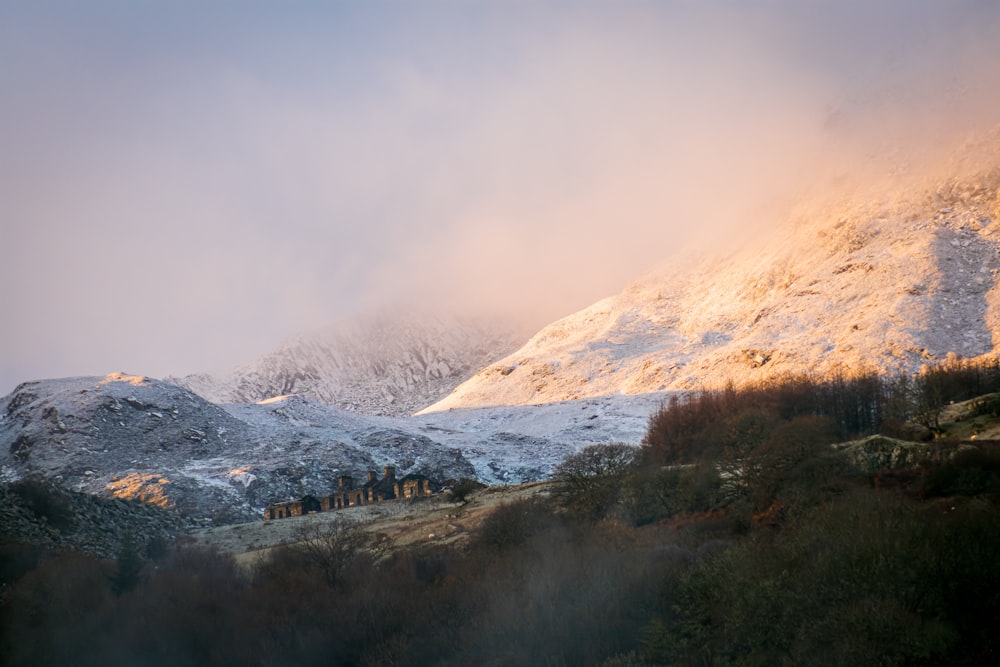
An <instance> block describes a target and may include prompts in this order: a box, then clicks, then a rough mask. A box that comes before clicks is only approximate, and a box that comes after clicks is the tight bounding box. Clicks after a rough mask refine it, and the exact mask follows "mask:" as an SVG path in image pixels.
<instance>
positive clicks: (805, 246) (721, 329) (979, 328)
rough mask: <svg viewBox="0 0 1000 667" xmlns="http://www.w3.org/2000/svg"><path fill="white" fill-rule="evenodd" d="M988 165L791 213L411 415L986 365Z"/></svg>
mask: <svg viewBox="0 0 1000 667" xmlns="http://www.w3.org/2000/svg"><path fill="white" fill-rule="evenodd" d="M998 137H1000V134H998V133H997V132H994V133H993V134H992V135H991V138H992V140H993V142H994V144H993V146H994V148H993V155H992V158H993V160H992V162H990V163H988V164H987V165H986V166H985V167H984V166H981V165H980V167H979V168H978V169H977V170H975V171H971V172H967V173H964V174H962V175H961V176H951V177H948V178H946V179H943V180H940V181H938V182H937V183H936V184H934V185H933V186H925V189H924V190H922V191H913V190H899V191H896V192H895V193H882V195H881V196H880V197H879V198H875V199H866V198H861V199H854V200H853V201H852V200H843V199H841V200H837V199H836V198H833V197H831V198H828V199H827V200H826V201H825V202H823V203H822V205H817V204H816V203H815V202H812V203H811V204H810V205H809V206H801V207H799V208H798V209H797V210H795V209H793V210H792V212H791V213H790V214H789V216H788V218H787V220H786V221H785V222H784V223H783V225H782V226H780V227H779V228H777V229H776V230H775V231H774V232H772V233H771V234H769V235H767V236H762V237H761V238H759V239H757V240H756V242H755V243H754V244H752V245H750V246H747V247H745V248H742V249H738V250H735V251H732V252H731V253H730V254H728V255H727V256H725V257H723V258H718V257H712V256H704V257H701V256H690V257H686V258H682V259H680V260H679V261H678V263H677V264H672V263H670V262H668V263H666V264H664V265H661V266H660V267H658V268H657V269H654V270H653V271H651V272H649V273H647V274H646V275H644V276H643V277H641V278H639V279H637V280H636V281H633V282H632V283H631V284H629V285H628V286H627V287H626V288H625V289H624V290H623V291H622V292H620V293H619V294H617V295H615V296H611V297H608V298H605V299H603V300H601V301H598V302H597V303H595V304H593V305H591V306H590V307H588V308H585V309H583V310H581V311H578V312H577V313H574V314H572V315H570V316H568V317H566V318H563V319H561V320H559V321H557V322H554V323H552V324H550V325H549V326H547V327H545V328H543V329H542V330H541V331H539V332H538V333H537V334H536V335H535V336H533V337H532V338H531V339H530V340H529V341H528V342H527V343H526V344H525V345H524V346H522V347H521V348H520V349H519V350H517V351H515V352H513V353H511V354H510V355H508V356H506V357H504V358H503V359H501V360H499V361H497V362H496V363H495V364H492V365H490V366H488V367H486V368H484V369H483V370H481V371H480V372H479V373H477V374H476V375H475V376H473V377H472V378H470V379H469V380H467V381H466V382H464V383H462V384H461V385H459V386H458V387H456V389H455V390H454V391H453V392H452V394H450V395H449V396H448V397H446V398H444V399H442V400H441V401H439V402H437V403H435V404H433V405H431V406H428V407H427V408H425V409H424V410H422V411H421V413H420V414H431V413H434V412H437V411H446V410H451V409H456V408H473V407H486V406H490V405H492V406H498V405H507V406H512V405H532V404H544V403H552V402H558V401H564V400H583V399H589V398H595V397H598V396H607V395H614V394H624V395H637V394H648V393H656V392H670V391H688V390H692V389H698V388H702V387H706V388H711V387H719V386H723V385H725V384H727V383H730V382H732V383H734V384H736V385H740V384H745V383H748V382H755V381H760V380H766V379H768V378H772V377H775V376H778V375H781V374H794V373H818V374H821V375H823V374H831V373H837V372H841V371H845V370H846V371H848V372H851V371H855V370H859V369H863V370H874V371H878V372H883V373H896V372H914V371H916V370H917V369H918V368H919V367H921V366H922V365H924V364H926V363H929V362H931V361H933V360H936V359H944V358H945V357H947V356H948V355H957V356H960V357H976V356H981V355H991V354H996V353H997V349H996V345H995V343H994V340H995V339H996V337H997V336H998V335H1000V289H998V280H997V275H998V273H1000V224H998V222H997V220H998V219H1000V159H997V157H996V151H997V147H1000V142H998V141H997V138H998Z"/></svg>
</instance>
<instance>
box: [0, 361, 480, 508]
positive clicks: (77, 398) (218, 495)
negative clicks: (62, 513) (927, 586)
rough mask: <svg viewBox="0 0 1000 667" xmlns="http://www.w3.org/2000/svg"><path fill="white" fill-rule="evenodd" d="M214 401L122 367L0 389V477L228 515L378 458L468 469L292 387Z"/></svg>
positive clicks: (329, 483) (328, 481) (373, 465)
mask: <svg viewBox="0 0 1000 667" xmlns="http://www.w3.org/2000/svg"><path fill="white" fill-rule="evenodd" d="M226 407H227V408H228V409H223V408H222V407H220V406H218V405H214V404H212V403H209V402H207V401H205V400H204V399H202V398H200V397H199V396H196V395H195V394H193V393H192V392H190V391H187V390H185V389H183V388H181V387H177V386H175V385H172V384H169V383H166V382H161V381H159V380H154V379H152V378H146V377H142V376H134V375H125V374H122V373H112V374H111V375H108V376H107V377H104V378H99V377H83V378H66V379H60V380H43V381H38V382H26V383H23V384H22V385H20V386H19V387H18V388H17V389H15V391H14V392H13V393H11V394H10V395H8V396H6V397H5V398H3V399H0V482H10V481H15V480H18V479H24V478H42V479H45V480H49V481H52V482H55V483H56V484H59V485H60V486H63V487H66V488H68V489H70V490H74V491H82V492H85V493H89V494H92V495H98V496H107V497H121V498H132V499H140V500H143V501H145V502H147V503H149V504H153V505H158V506H160V507H164V508H171V509H176V510H177V511H178V512H179V513H180V514H182V515H183V516H186V517H188V518H189V519H199V520H201V519H205V520H208V521H209V522H213V523H231V522H237V521H246V520H252V519H255V518H259V517H260V510H261V509H262V508H263V507H264V506H265V505H266V504H267V503H269V502H273V501H281V500H288V499H291V498H297V497H300V496H302V495H303V494H306V493H312V494H320V495H323V494H327V493H330V492H331V491H332V490H333V488H334V487H335V484H336V480H337V478H338V477H339V476H340V475H350V476H353V477H354V478H355V479H363V478H364V475H365V473H366V472H367V471H369V470H381V468H382V467H383V466H386V465H392V466H395V467H396V468H397V470H398V471H399V473H400V474H401V475H405V474H408V473H410V472H419V473H422V474H424V475H427V476H429V477H432V478H433V479H437V480H445V479H449V478H460V477H471V476H474V475H475V474H476V472H475V469H474V468H473V466H472V465H471V464H470V463H469V461H468V460H467V459H465V457H464V456H463V455H462V454H461V452H460V451H459V450H457V449H453V448H449V447H446V446H443V445H441V444H439V443H436V442H434V441H432V440H431V439H430V438H428V437H426V436H424V435H421V434H419V433H416V432H412V431H404V430H401V429H399V428H396V427H395V425H394V424H393V423H392V421H391V420H388V421H386V420H378V419H373V418H366V417H364V416H361V415H356V414H351V413H346V412H343V411H339V410H336V409H333V408H329V407H326V406H320V405H316V404H313V403H310V402H308V401H306V400H305V399H302V398H300V397H294V396H292V397H284V398H279V399H274V400H271V401H268V402H266V403H263V404H249V405H235V406H226Z"/></svg>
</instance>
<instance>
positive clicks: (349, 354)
mask: <svg viewBox="0 0 1000 667" xmlns="http://www.w3.org/2000/svg"><path fill="white" fill-rule="evenodd" d="M525 338H526V337H525V336H523V335H521V334H519V333H518V332H516V331H515V330H513V329H512V328H511V327H507V326H505V325H500V324H497V323H485V322H481V321H475V320H468V319H460V318H456V317H450V316H449V317H446V316H434V315H430V314H427V313H414V312H405V311H404V312H392V313H390V312H381V313H376V314H372V315H366V316H361V317H358V318H356V319H353V320H349V321H345V322H341V323H339V324H337V325H334V326H331V327H328V328H326V329H321V330H319V331H314V332H310V333H307V334H301V335H297V336H293V337H291V338H289V339H288V340H286V341H285V342H284V343H283V344H282V345H281V346H279V347H278V348H277V349H276V350H274V351H273V352H270V353H269V354H266V355H264V356H263V357H261V358H260V359H258V360H257V361H254V362H253V363H250V364H248V365H246V366H243V367H241V368H237V369H235V370H234V371H232V372H231V373H228V374H224V375H221V376H213V375H210V374H198V375H189V376H187V377H184V378H166V379H167V380H168V381H170V382H173V383H175V384H178V385H180V386H183V387H186V388H188V389H190V390H191V391H194V392H195V393H197V394H199V395H201V396H202V397H204V398H206V399H208V400H210V401H212V402H215V403H253V402H256V401H261V400H266V399H268V398H271V397H274V396H283V395H287V394H299V395H301V396H305V397H307V398H309V399H310V400H312V401H315V402H317V403H323V404H326V405H330V406H334V407H339V408H343V409H345V410H351V411H355V412H360V413H364V414H381V415H395V416H401V415H409V414H412V413H413V412H415V411H416V410H418V409H420V408H422V407H424V406H426V405H429V404H430V403H433V402H434V401H437V400H438V399H440V398H441V397H443V396H446V395H447V394H448V392H450V391H451V390H452V389H453V388H454V387H455V386H457V385H458V384H459V383H461V382H462V381H463V380H465V379H467V378H468V377H470V376H471V375H472V374H473V373H474V372H475V371H477V370H478V369H480V368H482V367H483V366H485V365H487V364H489V363H491V362H493V361H495V360H496V359H499V358H500V357H502V356H504V355H505V354H508V353H510V352H511V351H512V350H514V349H516V348H517V346H518V345H520V344H521V343H523V342H524V339H525Z"/></svg>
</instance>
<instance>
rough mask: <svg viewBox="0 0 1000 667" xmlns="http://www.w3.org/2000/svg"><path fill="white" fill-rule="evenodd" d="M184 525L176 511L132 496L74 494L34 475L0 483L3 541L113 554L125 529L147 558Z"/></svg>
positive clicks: (186, 523)
mask: <svg viewBox="0 0 1000 667" xmlns="http://www.w3.org/2000/svg"><path fill="white" fill-rule="evenodd" d="M189 527H191V524H190V523H189V522H187V521H185V520H184V518H183V517H181V516H180V515H178V514H177V513H176V512H170V511H167V510H164V509H160V508H157V507H153V506H151V505H148V504H146V503H142V502H138V501H129V500H122V499H109V498H99V497H96V496H92V495H89V494H85V493H74V492H72V491H68V490H66V489H63V488H60V487H59V486H57V485H54V484H50V483H47V482H45V481H40V480H23V481H21V482H17V483H14V484H0V534H2V535H3V537H4V540H5V541H8V542H24V543H27V544H33V545H37V546H41V547H43V548H49V549H63V548H72V549H76V550H79V551H86V552H90V553H93V554H96V555H98V556H101V557H103V558H114V557H115V555H116V553H117V551H118V549H119V547H120V545H121V543H122V539H123V538H124V536H125V535H126V533H131V535H132V536H133V537H134V538H135V539H136V541H137V542H138V543H139V546H140V548H141V549H143V550H144V551H145V552H146V554H145V555H146V556H147V557H152V556H155V555H156V554H155V552H156V551H157V550H158V549H163V548H165V547H166V546H168V545H169V544H171V543H172V542H173V541H174V539H176V537H177V536H178V535H179V534H181V533H183V532H184V531H185V530H186V529H188V528H189Z"/></svg>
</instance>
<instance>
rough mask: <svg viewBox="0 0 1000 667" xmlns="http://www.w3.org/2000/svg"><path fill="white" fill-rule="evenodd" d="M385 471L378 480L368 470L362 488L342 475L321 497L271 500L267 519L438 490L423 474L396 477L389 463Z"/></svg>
mask: <svg viewBox="0 0 1000 667" xmlns="http://www.w3.org/2000/svg"><path fill="white" fill-rule="evenodd" d="M383 472H384V473H385V476H384V477H383V478H382V479H379V478H378V474H377V473H376V472H375V471H374V470H369V471H368V481H367V482H365V483H364V484H362V485H361V486H359V487H355V486H354V478H353V477H349V476H346V475H345V476H342V477H340V478H339V479H338V480H337V490H336V491H334V492H333V493H331V494H330V495H328V496H323V497H322V498H317V497H316V496H311V495H306V496H302V497H301V498H299V499H298V500H287V501H285V502H283V503H271V504H270V505H268V506H267V507H265V508H264V520H265V521H270V520H271V519H287V518H288V517H292V516H302V515H303V514H309V513H310V512H328V511H330V510H339V509H343V508H345V507H352V506H355V505H371V504H372V503H380V502H382V501H383V500H393V499H395V498H416V497H417V496H429V495H431V494H432V493H434V492H435V491H437V490H438V485H437V484H435V483H434V482H432V481H431V480H430V478H428V477H424V476H423V475H418V474H414V473H411V474H409V475H407V476H406V477H402V478H400V479H396V468H395V467H394V466H386V467H385V468H384V470H383Z"/></svg>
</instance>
